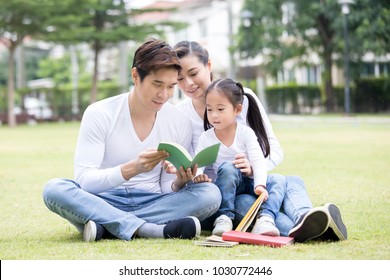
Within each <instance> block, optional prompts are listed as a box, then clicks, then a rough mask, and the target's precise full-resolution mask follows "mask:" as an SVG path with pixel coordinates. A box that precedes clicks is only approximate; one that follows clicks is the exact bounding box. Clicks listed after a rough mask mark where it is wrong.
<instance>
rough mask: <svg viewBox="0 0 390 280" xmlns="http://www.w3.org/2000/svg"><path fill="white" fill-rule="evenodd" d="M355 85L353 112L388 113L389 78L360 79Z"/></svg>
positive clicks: (389, 102) (389, 105) (389, 103)
mask: <svg viewBox="0 0 390 280" xmlns="http://www.w3.org/2000/svg"><path fill="white" fill-rule="evenodd" d="M355 84H356V86H355V91H354V95H353V96H352V97H353V101H354V109H355V112H374V113H378V112H389V111H390V78H384V77H382V78H361V79H358V80H357V81H355Z"/></svg>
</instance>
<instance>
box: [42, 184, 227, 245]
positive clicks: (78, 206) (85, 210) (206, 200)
mask: <svg viewBox="0 0 390 280" xmlns="http://www.w3.org/2000/svg"><path fill="white" fill-rule="evenodd" d="M43 199H44V202H45V204H46V206H47V208H49V210H51V211H52V212H54V213H57V214H58V215H60V216H61V217H63V218H65V219H67V220H68V221H69V222H70V223H72V224H73V225H74V226H75V227H76V228H77V229H78V230H79V231H80V232H82V231H83V230H84V224H85V223H87V222H88V221H89V220H93V221H95V222H96V223H98V224H101V225H103V226H104V227H105V229H107V230H108V231H109V232H110V233H111V234H112V235H114V236H116V237H118V238H120V239H124V240H130V239H131V238H132V237H133V235H134V233H135V231H136V230H137V229H138V228H139V227H140V226H141V225H142V224H144V223H145V222H149V223H156V224H166V223H168V222H172V221H175V220H178V219H181V218H183V217H186V216H195V217H197V218H198V219H199V220H200V221H202V220H204V219H206V218H207V217H209V216H211V215H212V214H214V213H215V212H216V211H217V210H218V208H219V206H220V203H221V194H220V192H219V189H218V188H217V187H216V186H215V185H214V184H212V183H201V184H188V185H187V186H186V187H184V188H183V189H182V190H180V191H179V192H173V193H163V194H162V193H150V192H144V191H141V190H137V189H128V188H124V187H117V188H114V189H112V190H109V191H106V192H102V193H99V194H97V195H95V194H91V193H88V192H86V191H84V190H82V189H81V187H80V185H79V184H78V183H76V182H74V181H72V180H68V179H52V180H50V181H49V182H48V183H47V184H46V185H45V187H44V190H43Z"/></svg>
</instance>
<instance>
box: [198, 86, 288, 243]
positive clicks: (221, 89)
mask: <svg viewBox="0 0 390 280" xmlns="http://www.w3.org/2000/svg"><path fill="white" fill-rule="evenodd" d="M205 94H206V111H205V115H204V129H205V130H206V131H205V132H203V133H202V134H201V136H200V138H199V141H198V145H197V148H196V151H195V153H197V152H198V151H200V150H202V149H204V148H206V147H208V146H210V145H212V144H215V143H218V142H220V143H221V146H220V150H219V153H218V158H217V161H216V162H215V163H214V164H213V169H214V173H215V175H216V180H215V184H216V185H217V186H218V187H219V189H220V191H221V194H222V202H221V206H220V209H219V210H218V212H217V218H216V220H215V222H214V230H213V232H212V233H213V234H215V235H222V233H224V232H227V231H230V230H232V229H233V222H232V220H234V216H235V212H234V210H235V206H234V201H235V197H236V196H237V195H240V194H244V193H247V194H252V195H256V196H257V195H260V194H262V193H265V202H264V203H263V205H262V208H261V212H260V215H259V218H258V219H257V220H256V224H255V226H254V228H253V230H252V232H254V233H257V234H265V235H272V236H279V235H280V233H279V230H278V229H277V228H276V226H275V222H274V220H275V218H276V216H277V214H278V212H279V210H280V207H281V204H282V201H283V198H284V195H285V185H282V184H278V185H274V186H273V187H272V188H271V189H267V187H266V182H267V164H266V160H265V158H266V157H267V156H268V155H269V153H270V145H269V142H268V137H267V132H266V129H265V127H264V124H263V120H262V118H261V114H260V111H259V109H258V106H257V105H256V101H255V100H254V99H253V98H252V96H250V95H247V98H248V101H249V108H248V114H247V122H248V124H249V126H246V125H244V124H242V123H240V122H238V121H237V116H238V115H239V114H240V113H241V111H242V108H243V100H244V95H245V93H244V89H243V87H242V85H241V84H240V83H236V82H235V81H233V80H232V79H219V80H216V81H214V82H213V83H211V84H210V86H209V87H208V88H207V90H206V93H205ZM240 153H244V154H245V155H246V157H247V158H248V159H249V162H250V165H251V167H252V170H253V178H252V177H251V176H250V175H252V174H244V173H242V172H241V171H240V169H237V168H236V167H235V166H234V164H233V161H234V159H235V156H236V155H237V154H240ZM193 180H194V182H195V183H200V182H205V181H210V179H209V178H208V176H207V175H206V174H200V175H198V176H196V177H195V178H194V179H193Z"/></svg>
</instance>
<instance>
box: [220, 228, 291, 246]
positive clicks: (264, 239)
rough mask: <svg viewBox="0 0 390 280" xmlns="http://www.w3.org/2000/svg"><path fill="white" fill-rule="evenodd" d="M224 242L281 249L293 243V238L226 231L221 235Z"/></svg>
mask: <svg viewBox="0 0 390 280" xmlns="http://www.w3.org/2000/svg"><path fill="white" fill-rule="evenodd" d="M222 240H224V241H236V242H239V243H246V244H255V245H264V246H270V247H283V246H287V245H290V244H293V243H294V238H293V237H287V236H268V235H262V234H254V233H250V232H243V231H236V230H232V231H228V232H225V233H223V234H222Z"/></svg>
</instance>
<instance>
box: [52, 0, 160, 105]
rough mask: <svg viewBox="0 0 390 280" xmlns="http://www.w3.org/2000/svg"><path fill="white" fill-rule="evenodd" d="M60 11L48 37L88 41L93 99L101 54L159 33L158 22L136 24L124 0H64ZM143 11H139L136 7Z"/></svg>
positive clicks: (74, 42)
mask: <svg viewBox="0 0 390 280" xmlns="http://www.w3.org/2000/svg"><path fill="white" fill-rule="evenodd" d="M59 5H61V9H60V11H61V13H60V14H59V15H56V16H55V17H53V18H52V19H51V21H50V25H51V27H52V30H53V32H52V33H51V34H50V35H49V36H46V40H51V41H56V42H61V43H65V44H76V43H80V42H87V43H89V45H90V46H91V48H92V50H93V53H94V70H93V76H92V88H91V96H90V103H93V102H95V101H96V95H97V82H98V73H99V68H98V67H99V54H100V52H101V51H102V50H103V49H105V48H107V47H110V46H113V45H115V44H117V43H119V42H121V41H141V40H143V39H145V37H146V36H149V35H151V34H156V35H157V34H159V35H161V34H162V32H161V31H160V30H158V28H157V27H156V25H152V24H147V23H143V24H141V25H136V24H134V23H133V22H131V21H130V19H131V16H132V15H133V14H132V13H131V12H129V11H128V10H127V9H126V7H125V1H124V0H85V1H78V0H66V1H65V0H64V1H62V2H61V3H60V4H59ZM136 12H140V11H136Z"/></svg>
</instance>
